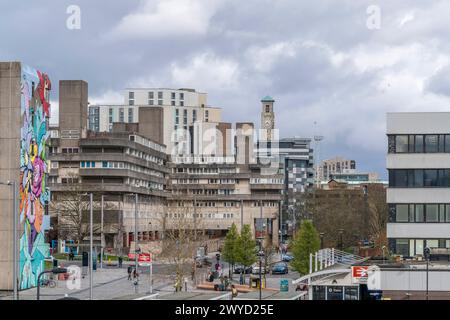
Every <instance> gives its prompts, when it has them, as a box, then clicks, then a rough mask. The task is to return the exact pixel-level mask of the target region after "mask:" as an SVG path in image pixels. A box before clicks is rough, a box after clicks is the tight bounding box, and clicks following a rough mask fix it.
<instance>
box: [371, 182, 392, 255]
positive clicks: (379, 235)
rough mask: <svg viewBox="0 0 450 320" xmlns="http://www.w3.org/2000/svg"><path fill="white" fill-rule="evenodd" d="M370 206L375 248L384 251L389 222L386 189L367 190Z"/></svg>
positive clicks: (378, 186) (376, 186)
mask: <svg viewBox="0 0 450 320" xmlns="http://www.w3.org/2000/svg"><path fill="white" fill-rule="evenodd" d="M367 193H368V199H367V201H368V204H369V227H370V234H371V238H372V240H373V242H374V246H375V248H377V249H378V250H380V251H381V250H382V248H383V246H386V245H387V237H386V224H387V220H388V210H389V208H388V205H387V203H386V188H385V187H384V186H383V185H381V184H380V185H369V186H368V189H367Z"/></svg>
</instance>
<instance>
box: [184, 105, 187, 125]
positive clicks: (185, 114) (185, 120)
mask: <svg viewBox="0 0 450 320" xmlns="http://www.w3.org/2000/svg"><path fill="white" fill-rule="evenodd" d="M183 124H187V110H186V109H184V110H183Z"/></svg>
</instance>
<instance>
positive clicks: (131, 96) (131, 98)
mask: <svg viewBox="0 0 450 320" xmlns="http://www.w3.org/2000/svg"><path fill="white" fill-rule="evenodd" d="M128 104H129V105H130V106H134V92H133V91H130V92H128Z"/></svg>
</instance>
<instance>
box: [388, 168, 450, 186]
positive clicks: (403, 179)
mask: <svg viewBox="0 0 450 320" xmlns="http://www.w3.org/2000/svg"><path fill="white" fill-rule="evenodd" d="M389 187H392V188H430V187H446V188H448V187H450V169H424V170H423V169H391V170H389Z"/></svg>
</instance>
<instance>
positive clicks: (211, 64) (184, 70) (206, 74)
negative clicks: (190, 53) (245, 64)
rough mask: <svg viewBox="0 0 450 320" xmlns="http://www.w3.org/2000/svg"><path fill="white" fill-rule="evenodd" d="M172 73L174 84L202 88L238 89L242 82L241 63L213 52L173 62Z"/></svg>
mask: <svg viewBox="0 0 450 320" xmlns="http://www.w3.org/2000/svg"><path fill="white" fill-rule="evenodd" d="M170 74H171V77H172V80H171V81H172V83H173V84H174V85H176V86H179V87H195V88H199V89H200V88H201V89H202V90H216V89H219V90H229V89H237V88H238V87H239V82H240V81H239V77H240V70H239V64H238V63H237V62H235V61H234V60H231V59H226V58H222V57H219V56H217V55H215V54H214V53H211V52H205V53H202V54H199V55H196V56H194V57H193V58H191V59H190V60H189V61H187V63H180V62H174V63H172V64H171V67H170Z"/></svg>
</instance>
